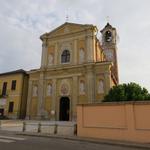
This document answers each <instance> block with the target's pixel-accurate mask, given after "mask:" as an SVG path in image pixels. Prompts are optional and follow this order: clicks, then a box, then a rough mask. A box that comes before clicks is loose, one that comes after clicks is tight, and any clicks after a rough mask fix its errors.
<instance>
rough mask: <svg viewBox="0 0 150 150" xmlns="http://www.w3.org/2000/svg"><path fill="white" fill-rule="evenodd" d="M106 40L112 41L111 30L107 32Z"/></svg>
mask: <svg viewBox="0 0 150 150" xmlns="http://www.w3.org/2000/svg"><path fill="white" fill-rule="evenodd" d="M105 41H106V42H111V41H112V33H111V32H110V31H106V32H105Z"/></svg>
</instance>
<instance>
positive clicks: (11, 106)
mask: <svg viewBox="0 0 150 150" xmlns="http://www.w3.org/2000/svg"><path fill="white" fill-rule="evenodd" d="M13 110H14V102H9V109H8V112H9V113H12V112H13Z"/></svg>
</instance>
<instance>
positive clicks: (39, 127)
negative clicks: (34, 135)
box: [38, 123, 41, 133]
mask: <svg viewBox="0 0 150 150" xmlns="http://www.w3.org/2000/svg"><path fill="white" fill-rule="evenodd" d="M40 132H41V123H39V124H38V133H40Z"/></svg>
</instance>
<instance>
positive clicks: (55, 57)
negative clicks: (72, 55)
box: [54, 42, 58, 65]
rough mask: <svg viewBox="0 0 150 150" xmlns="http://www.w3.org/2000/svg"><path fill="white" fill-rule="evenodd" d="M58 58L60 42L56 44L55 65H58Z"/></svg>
mask: <svg viewBox="0 0 150 150" xmlns="http://www.w3.org/2000/svg"><path fill="white" fill-rule="evenodd" d="M57 56H58V42H56V44H55V53H54V65H57V61H58V60H57V59H58V58H57Z"/></svg>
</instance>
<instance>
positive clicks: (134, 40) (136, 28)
mask: <svg viewBox="0 0 150 150" xmlns="http://www.w3.org/2000/svg"><path fill="white" fill-rule="evenodd" d="M149 6H150V1H149V0H139V1H137V0H132V1H131V0H126V1H120V0H115V1H111V0H88V1H86V0H82V1H81V0H76V1H71V0H44V1H43V0H36V1H34V0H25V1H20V0H13V1H10V0H5V1H2V2H1V5H0V33H1V34H0V46H1V50H0V58H1V59H0V72H4V71H9V70H14V69H18V68H23V69H27V70H29V69H32V68H39V67H40V59H41V42H40V40H39V36H40V35H41V34H43V33H45V32H49V31H51V30H52V29H54V28H56V27H58V26H59V25H61V24H63V23H64V22H65V20H66V19H65V18H66V15H67V14H68V15H69V21H70V22H76V23H83V24H84V23H88V24H94V25H97V26H98V28H99V30H100V29H102V28H103V27H104V25H105V24H106V16H109V17H110V23H111V24H112V25H113V26H115V27H116V28H117V31H118V34H119V37H120V42H119V43H118V63H119V74H120V82H121V83H122V82H131V81H135V82H138V83H140V84H141V85H142V86H145V87H147V88H148V89H149V90H150V78H149V76H150V71H149V70H150V66H149V55H150V46H149V43H150V38H149V35H150V30H149V28H150V16H149V14H150V9H149ZM67 10H68V13H67Z"/></svg>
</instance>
